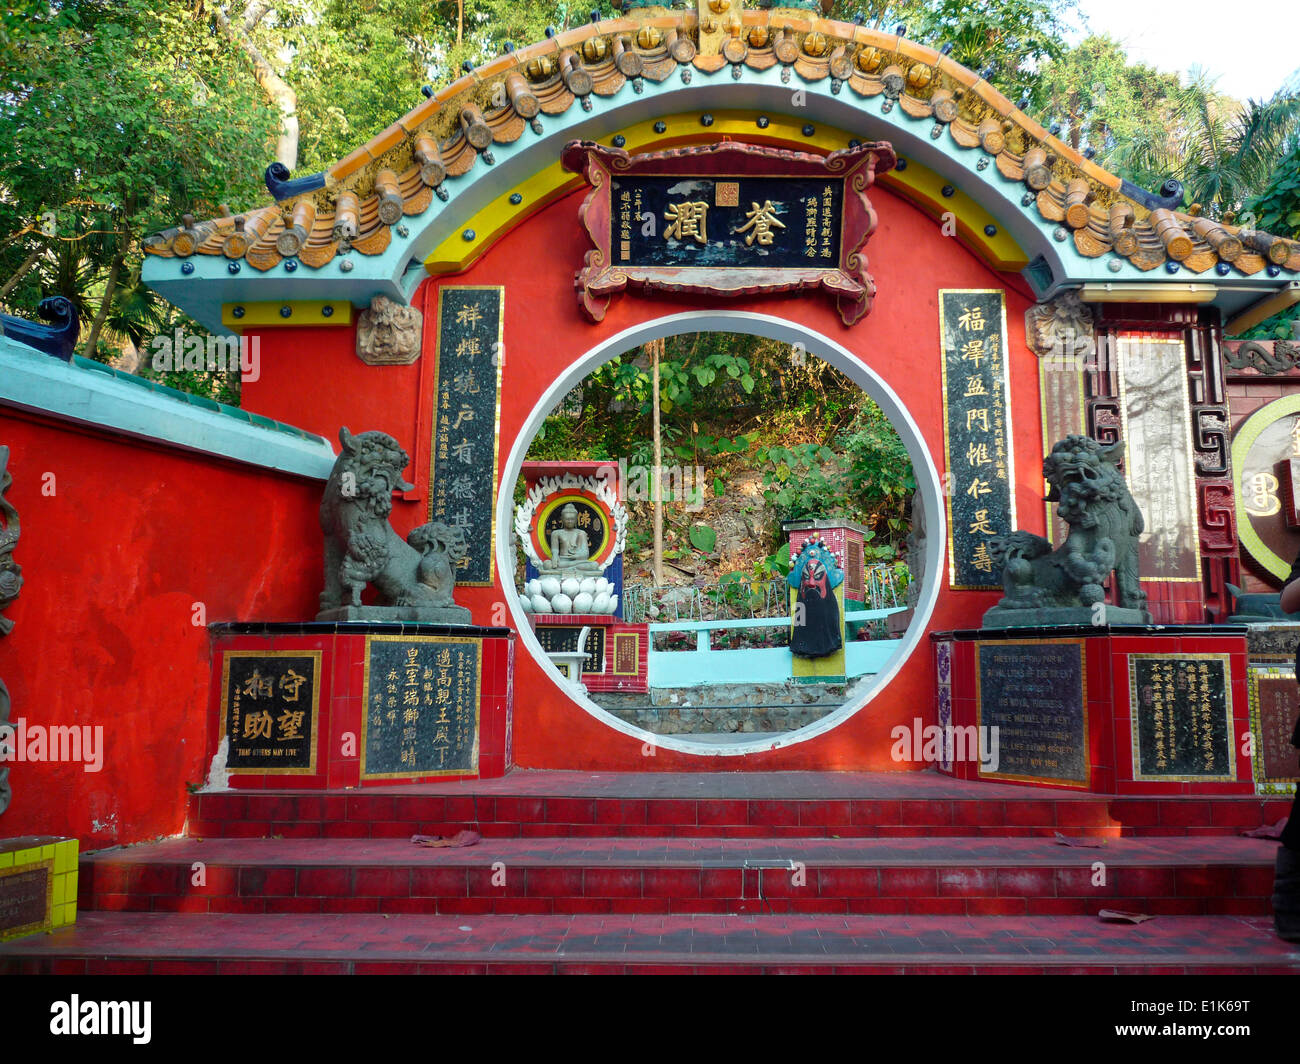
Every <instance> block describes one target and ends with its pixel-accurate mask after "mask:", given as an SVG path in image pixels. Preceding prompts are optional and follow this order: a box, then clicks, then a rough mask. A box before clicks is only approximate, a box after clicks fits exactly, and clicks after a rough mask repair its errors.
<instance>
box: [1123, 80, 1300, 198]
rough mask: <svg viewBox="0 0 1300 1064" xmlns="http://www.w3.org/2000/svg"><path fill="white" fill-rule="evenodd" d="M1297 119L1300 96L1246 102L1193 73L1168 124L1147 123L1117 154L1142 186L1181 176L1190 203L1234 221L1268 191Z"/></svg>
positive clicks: (1174, 100)
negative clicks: (1151, 124)
mask: <svg viewBox="0 0 1300 1064" xmlns="http://www.w3.org/2000/svg"><path fill="white" fill-rule="evenodd" d="M1298 122H1300V93H1296V92H1294V91H1291V90H1282V91H1279V92H1278V93H1277V94H1275V95H1274V96H1273V97H1272V98H1271V99H1269V100H1266V101H1262V102H1261V101H1259V100H1250V101H1248V102H1247V103H1245V104H1241V103H1238V102H1237V101H1236V100H1234V99H1232V98H1231V97H1228V96H1225V95H1223V94H1222V93H1219V92H1217V91H1216V90H1215V88H1214V83H1213V81H1212V80H1211V79H1210V78H1209V77H1207V76H1206V75H1205V73H1204V72H1202V71H1193V74H1192V77H1191V80H1190V81H1189V82H1188V83H1187V84H1186V85H1183V86H1181V87H1180V88H1179V90H1178V92H1177V93H1176V94H1175V95H1173V96H1172V97H1171V98H1170V100H1169V102H1168V110H1167V112H1166V119H1165V124H1164V126H1163V128H1161V127H1160V126H1155V127H1151V126H1145V127H1140V128H1139V129H1137V130H1136V131H1135V133H1134V135H1133V137H1132V139H1131V140H1129V141H1127V142H1126V143H1124V144H1122V145H1121V146H1120V147H1119V148H1118V149H1117V150H1116V152H1115V155H1114V158H1115V159H1116V162H1117V164H1118V167H1119V169H1120V171H1121V172H1122V173H1126V174H1128V175H1130V180H1133V181H1134V182H1135V183H1136V184H1139V185H1143V186H1144V187H1147V188H1151V187H1155V186H1158V185H1159V184H1160V182H1161V181H1163V180H1164V178H1166V177H1176V178H1177V179H1178V180H1180V181H1181V182H1182V183H1183V188H1184V189H1185V193H1186V198H1187V202H1188V203H1189V204H1191V203H1197V204H1200V206H1201V209H1202V210H1203V211H1204V213H1205V214H1207V215H1209V216H1210V217H1212V218H1231V217H1232V216H1233V215H1234V214H1235V213H1236V212H1238V211H1240V210H1241V209H1242V207H1243V206H1244V204H1245V203H1246V202H1247V201H1248V200H1251V199H1253V198H1254V197H1255V196H1257V195H1259V194H1260V193H1262V192H1263V190H1264V188H1265V186H1266V184H1267V183H1268V181H1269V179H1270V177H1271V176H1272V174H1273V171H1274V168H1275V167H1276V165H1277V161H1278V159H1280V158H1281V157H1282V155H1283V154H1284V153H1285V152H1286V150H1287V148H1288V147H1289V146H1290V145H1291V144H1292V143H1293V138H1294V137H1295V135H1296V131H1297V123H1298Z"/></svg>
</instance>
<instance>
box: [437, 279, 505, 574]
mask: <svg viewBox="0 0 1300 1064" xmlns="http://www.w3.org/2000/svg"><path fill="white" fill-rule="evenodd" d="M504 303H505V289H504V288H502V287H500V286H497V285H444V286H443V287H442V288H441V289H440V290H439V292H438V326H437V329H438V331H437V336H438V359H437V371H436V373H435V376H434V389H433V398H434V412H433V439H432V440H431V441H430V447H431V458H430V462H429V520H430V521H444V522H446V523H447V524H449V525H458V526H460V527H461V528H463V529H464V530H465V543H466V546H467V548H468V550H467V552H466V557H465V560H464V563H463V565H462V567H461V568H460V570H459V572H457V574H456V583H457V584H460V585H463V586H467V587H490V586H491V585H492V583H493V576H494V571H495V561H494V555H493V550H492V546H493V536H492V525H493V521H494V515H495V513H496V507H495V505H493V504H492V500H494V499H495V498H496V485H497V461H498V452H499V449H500V435H501V367H502V363H503V362H504V361H505V349H504V346H503V344H502V341H501V338H502V328H503V322H504V317H505V316H504V309H505V306H504Z"/></svg>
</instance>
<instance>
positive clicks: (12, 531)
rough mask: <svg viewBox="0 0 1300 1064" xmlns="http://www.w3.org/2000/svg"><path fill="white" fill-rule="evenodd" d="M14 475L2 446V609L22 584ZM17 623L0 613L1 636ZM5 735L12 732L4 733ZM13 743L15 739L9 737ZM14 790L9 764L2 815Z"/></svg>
mask: <svg viewBox="0 0 1300 1064" xmlns="http://www.w3.org/2000/svg"><path fill="white" fill-rule="evenodd" d="M13 482H14V478H13V477H12V476H11V475H10V473H9V448H8V447H0V611H3V610H4V609H5V607H6V606H8V605H9V604H10V603H12V602H13V601H14V599H16V598H17V597H18V592H19V591H21V590H22V586H23V570H22V566H20V565H19V564H18V563H17V562H16V561H14V547H16V546H17V545H18V532H19V527H18V511H17V510H16V509H14V507H13V504H12V503H10V502H9V500H8V499H6V498H5V492H7V491H8V490H9V487H10V485H12V484H13ZM13 627H14V622H13V621H11V620H10V619H9V618H8V617H6V616H4V614H3V612H0V635H8V634H9V633H10V632H11V631H13ZM8 723H9V689H8V688H7V687H5V684H4V680H0V728H4V727H5V726H6V725H7V724H8ZM4 734H5V735H6V736H8V735H9V733H8V732H7V731H6V732H5V733H4ZM9 741H10V742H12V741H13V740H12V738H10V739H9ZM11 797H12V791H11V789H10V787H9V766H8V765H5V766H3V767H0V814H3V813H4V811H5V810H6V809H8V808H9V800H10V798H11Z"/></svg>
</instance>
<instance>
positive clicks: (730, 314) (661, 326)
mask: <svg viewBox="0 0 1300 1064" xmlns="http://www.w3.org/2000/svg"><path fill="white" fill-rule="evenodd" d="M793 305H795V306H797V305H798V304H797V303H796V304H793ZM687 332H731V333H748V334H751V335H755V336H762V337H766V338H767V339H771V340H779V341H783V342H785V343H789V344H791V345H793V344H799V345H801V346H802V348H803V350H805V351H807V352H808V353H809V354H811V355H814V356H816V357H818V358H821V359H822V360H823V361H825V362H827V363H829V364H830V365H832V366H834V367H835V368H836V369H837V370H839V371H840V372H841V373H843V374H844V375H845V376H846V377H848V378H849V379H850V380H851V381H853V383H854V384H856V385H857V386H858V387H860V388H861V389H862V390H863V391H864V392H866V393H867V395H869V396H870V397H871V398H872V399H873V400H874V401H875V402H876V403H877V404H878V405H879V406H880V408H881V410H882V411H883V412H884V414H885V416H886V417H887V418H888V419H889V422H890V424H891V425H892V426H893V428H894V430H895V431H896V432H897V433H898V435H899V437H900V439H902V441H903V445H904V446H905V447H906V448H907V453H908V457H909V458H910V459H911V462H912V468H913V470H914V472H915V475H916V482H917V495H916V498H917V500H918V501H919V502H920V503H921V505H922V506H923V508H924V511H925V513H926V514H934V515H937V514H942V513H943V512H944V511H943V493H942V486H941V483H940V479H939V474H938V471H937V470H936V468H935V465H934V461H933V459H932V458H931V455H930V451H929V449H928V447H927V445H926V443H925V441H924V439H923V438H922V435H921V432H920V429H919V428H918V427H917V425H916V422H915V421H914V420H913V419H912V416H911V414H910V413H909V412H908V410H907V408H906V407H905V406H904V405H903V403H902V401H901V400H900V399H899V397H898V395H897V394H896V393H895V392H894V390H893V389H892V388H891V387H890V386H889V384H888V383H886V382H885V380H884V379H883V378H882V377H881V376H879V375H878V374H877V373H876V372H875V371H874V370H873V369H872V368H871V367H870V366H869V365H867V364H866V363H865V362H863V361H862V360H861V359H860V358H859V357H858V356H856V355H854V354H853V353H852V352H851V351H849V350H848V349H847V348H845V347H843V346H842V345H840V344H838V343H836V342H835V341H834V340H831V339H830V338H828V337H827V336H825V335H823V334H821V333H819V332H817V331H815V330H813V329H810V328H808V327H806V326H804V325H801V324H799V323H798V322H794V321H790V320H788V319H785V318H778V317H774V316H772V315H767V314H754V313H746V312H743V311H721V310H719V311H705V312H700V313H689V314H672V315H668V316H665V317H661V318H654V319H651V320H648V321H645V322H642V323H640V324H638V325H634V326H631V327H630V328H628V329H625V330H624V331H623V332H620V333H618V334H617V335H615V336H611V337H609V338H608V339H606V340H604V341H602V342H601V343H600V344H598V345H596V346H595V347H592V348H591V349H589V350H588V351H586V352H585V353H584V354H582V355H581V356H580V357H579V358H578V359H576V360H575V361H574V362H572V363H570V364H569V365H568V366H567V367H566V368H564V369H563V370H561V371H559V372H558V373H557V374H556V375H555V378H554V380H553V381H552V383H551V386H550V388H549V389H548V390H547V391H546V392H545V393H544V394H543V395H542V396H541V398H540V399H539V400H538V401H537V403H536V405H535V406H534V407H533V410H532V413H531V414H530V415H529V416H528V418H527V420H525V422H524V423H523V425H522V426H521V427H520V429H519V432H518V434H517V435H516V437H515V441H514V445H513V447H512V448H511V450H510V454H509V456H508V458H507V459H506V462H505V465H504V467H503V470H502V478H501V481H500V483H501V484H503V485H509V484H513V483H514V482H515V480H516V479H517V478H518V476H519V473H520V470H521V468H522V466H523V462H524V458H525V456H526V455H527V453H528V448H529V446H530V445H531V444H532V440H533V437H534V436H535V435H536V434H537V430H538V429H539V428H540V427H541V425H542V422H543V421H545V419H546V417H547V415H548V414H549V413H550V411H551V410H552V409H553V408H554V407H555V406H556V405H557V404H558V403H559V402H560V400H561V399H562V398H563V397H564V396H565V395H566V394H568V393H569V392H570V391H572V390H573V388H574V387H576V386H577V385H578V383H579V382H581V381H582V379H583V378H584V377H586V376H587V374H589V373H590V372H591V371H592V370H594V369H596V368H597V367H598V366H600V365H602V364H604V363H605V362H607V361H608V360H609V359H611V358H613V357H614V356H615V355H617V354H620V353H621V352H623V351H627V350H629V349H630V348H633V347H637V346H639V345H641V344H645V343H648V342H650V341H651V340H658V339H662V338H664V337H668V336H675V335H678V334H680V333H687ZM512 505H513V493H512V492H510V491H507V490H504V489H502V490H500V491H499V492H498V495H497V514H496V529H497V542H496V552H497V571H498V572H499V573H501V574H503V581H502V583H503V586H507V585H506V581H505V579H504V574H507V573H511V572H513V571H514V563H515V557H514V544H513V542H512V537H513V535H514V531H513V528H514V525H513V521H512V520H511V517H512V514H511V509H512ZM914 505H915V504H914ZM927 528H931V529H933V530H934V531H933V533H932V534H930V535H929V536H927V538H926V542H925V554H924V558H925V567H924V572H923V573H922V574H921V576H920V585H921V592H920V597H919V598H918V600H917V604H916V611H915V613H914V615H913V617H912V622H911V624H909V625H908V628H907V631H906V632H905V633H904V636H903V640H902V643H901V644H900V646H899V647H898V649H897V650H896V651H895V652H894V653H893V655H891V657H890V658H889V660H888V661H887V662H886V663H885V665H884V667H883V668H882V669H881V670H880V671H879V672H878V673H876V674H875V675H874V676H873V677H871V678H870V680H864V681H860V682H859V684H858V685H857V687H856V688H854V689H851V690H850V692H849V694H848V697H847V700H846V701H845V702H844V704H843V705H842V706H840V707H839V708H838V709H836V710H835V711H834V712H832V713H829V714H827V715H826V716H825V717H823V718H822V719H821V720H819V721H816V722H815V723H813V724H809V725H806V726H805V727H803V728H799V729H797V730H795V731H790V732H782V733H778V734H772V733H764V734H763V735H761V736H756V737H755V738H754V739H750V740H738V741H735V742H728V743H725V744H716V743H705V742H700V741H697V740H691V739H689V738H684V737H682V736H675V735H659V734H655V733H652V732H648V731H645V730H644V729H641V728H637V727H635V726H633V725H631V724H628V723H626V722H625V721H622V720H619V719H618V718H616V717H614V716H613V715H612V714H610V713H607V712H606V711H605V710H604V709H602V708H601V707H600V706H598V705H596V703H595V702H593V701H592V700H591V699H590V698H587V697H574V696H572V695H570V696H569V697H570V698H571V700H572V701H573V703H574V704H575V705H577V706H580V707H581V708H582V709H583V710H584V711H586V712H587V713H588V714H590V715H591V716H592V717H594V718H595V719H596V720H598V721H600V722H601V723H602V724H604V725H606V726H607V727H609V728H612V729H614V730H616V731H619V732H622V733H624V734H625V735H629V736H632V737H634V738H636V739H638V740H640V741H642V742H646V743H650V744H653V745H654V746H656V747H661V748H663V749H667V750H676V751H678V752H680V753H685V754H697V755H702V756H711V757H734V756H740V755H745V754H755V753H759V752H763V751H772V750H778V749H781V748H784V747H789V746H793V745H796V744H798V743H802V742H806V741H807V740H809V739H812V738H815V737H816V736H818V735H822V734H823V733H825V732H828V731H830V730H832V729H833V728H835V727H837V726H839V725H840V724H843V723H844V722H845V721H847V720H848V719H849V718H851V717H852V716H854V715H855V714H857V713H859V712H860V711H861V710H862V709H863V708H864V707H866V706H867V705H869V704H870V702H871V701H872V699H873V698H875V697H876V696H877V695H878V694H880V692H882V691H884V690H885V688H886V687H888V685H889V682H890V680H891V679H892V678H893V677H894V676H895V674H896V673H897V672H898V670H899V669H900V668H901V667H902V666H903V663H904V662H906V661H907V659H908V658H909V657H910V656H911V655H912V653H913V652H914V651H916V650H917V648H918V646H919V645H920V644H921V643H922V641H923V639H924V637H925V632H926V628H927V625H928V623H929V619H930V615H931V613H932V612H933V610H934V607H935V603H936V601H937V599H938V596H939V581H938V580H937V579H936V576H937V574H938V573H940V572H941V571H942V565H943V558H944V552H945V551H946V549H947V544H946V540H945V530H944V522H942V521H938V520H932V521H928V522H927ZM505 597H506V601H507V602H508V603H509V606H510V610H511V615H512V618H513V622H514V625H515V627H516V628H517V629H518V631H519V637H520V640H521V642H522V643H523V645H524V646H525V647H526V648H527V649H528V651H529V653H530V654H531V655H532V656H533V658H534V660H535V661H536V662H537V663H538V665H539V666H540V667H541V669H542V670H543V671H544V672H545V673H546V675H547V676H548V677H549V678H550V680H551V681H552V682H553V683H554V684H555V685H556V687H557V688H559V689H560V690H561V691H565V692H566V693H567V692H568V690H569V688H568V687H567V685H566V683H565V681H564V677H563V675H562V674H561V673H560V671H559V670H558V669H557V668H556V667H555V665H554V664H552V663H551V661H550V659H549V658H547V656H546V653H545V651H544V650H543V649H542V646H541V643H540V642H539V641H538V639H537V637H536V635H535V634H534V633H533V630H532V627H531V625H530V624H529V621H528V615H527V614H526V613H524V611H523V610H522V609H521V608H520V606H519V601H518V594H517V592H516V591H515V590H514V588H513V585H510V586H508V589H507V591H506V596H505Z"/></svg>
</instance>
